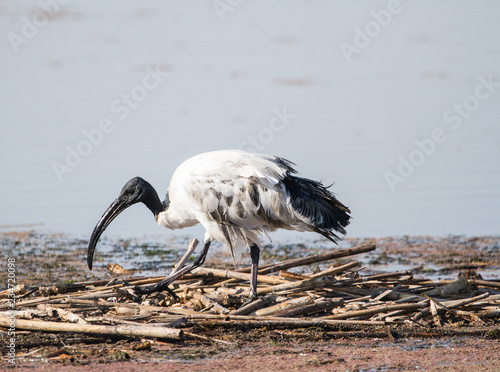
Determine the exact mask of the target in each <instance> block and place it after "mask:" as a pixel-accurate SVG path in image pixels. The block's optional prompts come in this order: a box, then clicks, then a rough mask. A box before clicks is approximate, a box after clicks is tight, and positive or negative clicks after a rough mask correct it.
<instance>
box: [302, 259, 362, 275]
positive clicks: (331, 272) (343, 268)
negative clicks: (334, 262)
mask: <svg viewBox="0 0 500 372" xmlns="http://www.w3.org/2000/svg"><path fill="white" fill-rule="evenodd" d="M356 266H359V262H358V261H352V262H349V263H346V264H345V265H342V266H337V267H332V268H329V269H326V270H324V271H321V272H319V273H316V274H313V275H309V278H321V277H322V276H328V275H335V274H339V273H341V272H344V271H346V270H347V269H350V268H352V267H356Z"/></svg>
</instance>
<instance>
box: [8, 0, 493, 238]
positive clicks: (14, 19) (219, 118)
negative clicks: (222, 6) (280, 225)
mask: <svg viewBox="0 0 500 372" xmlns="http://www.w3.org/2000/svg"><path fill="white" fill-rule="evenodd" d="M283 4H284V2H279V1H278V2H272V3H269V2H265V1H255V2H241V4H240V5H237V6H235V7H234V9H232V11H227V12H225V13H221V12H220V10H219V12H218V11H217V9H214V8H213V7H212V4H211V2H209V1H199V2H197V3H196V5H193V4H190V5H185V4H184V3H181V2H167V3H166V4H165V2H163V1H150V2H148V3H147V5H144V3H142V2H139V1H135V2H134V1H130V2H125V3H124V2H117V1H107V2H105V3H102V2H99V1H85V2H77V1H75V2H70V3H69V4H67V5H60V7H59V8H58V9H57V11H52V10H48V11H47V10H43V9H42V8H40V5H39V4H38V2H36V1H31V2H30V1H27V2H22V4H17V3H11V2H9V3H5V4H4V5H3V6H2V7H1V11H0V34H1V35H3V37H2V41H1V42H0V56H1V58H0V74H1V75H0V108H1V113H2V115H1V117H2V127H1V128H2V129H1V136H0V151H1V162H2V164H1V166H2V182H0V195H1V196H0V198H1V214H0V225H4V226H5V225H17V224H32V223H34V224H43V225H42V226H41V227H40V228H41V229H46V230H49V231H55V232H69V233H73V234H77V235H78V236H82V237H86V236H88V235H90V232H91V231H92V229H93V227H94V225H95V223H96V222H97V219H98V218H99V217H100V215H101V214H102V212H103V211H104V210H105V209H106V208H107V206H108V205H109V204H110V203H111V202H112V200H113V199H114V198H115V197H116V195H117V194H118V192H119V191H120V189H121V187H122V186H123V184H124V183H125V182H126V181H127V180H128V179H129V178H131V177H133V176H136V175H140V176H142V177H144V178H145V179H147V180H149V181H150V182H151V183H152V184H153V185H154V186H155V187H156V188H157V190H158V192H159V194H161V195H163V194H164V193H165V190H166V188H167V186H168V182H169V180H170V176H171V174H172V173H173V171H174V170H175V167H176V166H177V165H178V164H180V163H181V162H182V161H183V160H184V159H186V158H188V157H190V156H192V155H195V154H197V153H200V152H204V151H210V150H216V149H226V148H243V149H248V150H251V151H258V152H265V153H272V154H275V155H279V156H282V157H285V158H288V159H290V160H292V161H294V162H295V163H296V164H297V169H298V170H299V171H300V173H301V175H303V176H305V177H309V178H315V179H321V180H324V182H325V183H328V184H330V183H335V184H334V186H333V191H334V192H335V193H336V194H337V196H338V197H339V199H340V200H341V201H342V202H344V203H345V204H346V205H348V206H349V207H350V208H351V210H352V215H353V217H354V219H353V222H352V225H351V226H350V228H349V230H348V232H349V235H350V236H353V237H362V236H385V235H395V234H433V235H447V234H467V235H477V234H499V233H500V228H499V227H500V217H499V213H500V161H499V160H500V125H499V118H500V115H499V114H500V104H499V103H500V102H499V101H500V86H499V82H500V64H499V63H498V61H499V60H500V23H499V22H498V19H497V15H498V14H499V11H500V4H499V3H498V2H495V1H483V2H481V3H480V4H476V3H474V4H473V3H471V2H467V1H455V0H449V1H433V2H432V3H431V2H425V1H422V2H408V3H406V2H402V3H401V6H400V8H397V9H395V10H394V9H393V12H390V11H389V10H387V2H384V1H371V2H340V1H338V2H337V1H316V2H309V1H287V2H286V4H287V5H286V6H285V5H283ZM34 17H35V18H34ZM422 19H425V20H426V22H422ZM458 28H460V32H457V29H458ZM369 35H372V36H369ZM108 233H109V234H113V235H118V236H144V235H148V234H165V236H166V237H168V236H173V235H171V234H173V233H172V232H168V231H163V230H162V228H160V227H158V226H156V224H155V222H154V220H153V218H152V217H151V215H150V213H149V211H148V210H146V208H144V207H142V206H134V207H133V208H130V210H128V211H127V212H125V213H124V214H123V215H122V216H120V217H119V218H118V219H117V220H116V222H114V223H113V224H112V225H111V226H110V228H109V232H108ZM202 233H203V231H202V230H201V229H200V228H193V229H190V230H187V231H182V232H181V233H180V234H182V235H194V236H197V237H198V238H201V237H202ZM296 236H297V234H293V233H280V234H278V239H295V237H296ZM306 236H308V235H307V234H306Z"/></svg>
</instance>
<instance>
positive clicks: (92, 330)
mask: <svg viewBox="0 0 500 372" xmlns="http://www.w3.org/2000/svg"><path fill="white" fill-rule="evenodd" d="M9 325H10V319H9V318H5V317H1V318H0V326H2V327H8V326H9ZM16 329H22V330H27V331H45V332H74V333H86V334H98V335H102V334H108V335H120V336H137V337H158V338H166V339H171V340H182V339H183V331H182V330H180V329H173V328H160V327H147V326H140V327H138V326H133V327H132V326H106V325H88V324H74V323H59V322H46V321H37V320H23V319H17V320H16Z"/></svg>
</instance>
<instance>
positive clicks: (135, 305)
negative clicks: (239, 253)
mask: <svg viewBox="0 0 500 372" xmlns="http://www.w3.org/2000/svg"><path fill="white" fill-rule="evenodd" d="M195 245H196V244H195V242H192V246H195ZM374 249H375V245H361V246H358V247H355V248H350V249H344V250H334V251H331V252H328V253H323V254H319V255H313V256H308V257H305V258H297V259H291V260H288V261H283V262H279V263H276V264H271V265H266V266H263V267H262V268H261V269H260V270H259V276H258V283H259V286H258V295H259V299H258V300H256V301H253V302H250V303H246V300H247V299H248V297H247V296H248V292H249V286H248V284H247V283H245V282H247V281H249V280H250V274H249V272H250V269H249V268H247V269H241V270H235V271H230V270H217V269H208V268H200V269H198V271H197V272H196V273H194V274H186V275H184V277H183V278H182V280H178V281H177V282H175V283H174V284H173V285H172V286H171V287H172V289H173V290H174V292H175V293H176V294H177V295H178V296H179V299H180V301H179V300H176V299H174V298H172V297H171V296H170V295H168V294H167V293H165V294H163V293H156V294H152V295H148V296H142V297H137V296H136V295H135V294H134V292H133V291H132V290H131V288H130V287H129V286H127V284H125V283H128V284H130V285H146V284H152V283H156V282H158V281H160V280H161V279H163V277H150V278H144V277H132V278H126V279H124V280H123V281H118V280H116V279H115V280H113V281H111V282H107V281H87V282H79V283H72V284H66V285H63V284H60V285H54V286H51V287H39V288H33V289H26V288H25V287H24V286H23V285H19V286H17V287H16V288H15V291H14V292H15V294H16V296H17V303H16V307H15V312H16V329H19V330H32V331H46V332H75V333H89V334H114V335H124V336H140V337H157V338H162V339H171V340H180V339H183V337H184V336H185V335H186V334H187V335H190V336H195V337H200V338H204V336H196V335H194V334H192V333H189V334H188V333H186V332H184V331H183V329H186V327H189V326H192V325H193V324H198V325H203V326H210V325H212V326H213V325H222V326H226V327H242V326H243V327H268V328H302V327H310V326H320V327H334V328H339V327H340V328H344V329H351V328H353V327H354V328H359V327H367V326H381V325H404V324H407V325H411V326H417V327H426V328H429V327H444V326H449V325H453V326H462V325H484V324H487V323H492V322H497V321H498V320H500V281H486V280H475V279H466V278H465V277H463V276H461V275H459V278H458V279H457V280H454V281H439V282H434V281H430V280H425V279H416V278H414V277H413V276H412V273H411V271H403V272H394V273H386V274H379V275H367V276H363V275H362V274H361V271H362V270H363V268H362V267H360V263H359V262H358V261H351V262H348V263H346V264H342V265H337V266H331V267H329V268H328V269H326V270H324V271H321V272H316V273H310V274H307V275H303V274H296V273H293V272H290V271H288V270H289V269H291V268H294V267H299V266H304V265H311V264H315V263H319V262H325V261H328V260H332V259H337V258H341V257H348V256H354V255H356V254H360V253H365V252H369V251H372V250H374ZM10 293H12V291H11V292H10ZM8 308H9V302H8V299H7V291H4V292H0V327H9V325H10V324H11V323H10V318H9V316H11V314H12V311H8ZM216 341H218V342H224V341H221V340H216Z"/></svg>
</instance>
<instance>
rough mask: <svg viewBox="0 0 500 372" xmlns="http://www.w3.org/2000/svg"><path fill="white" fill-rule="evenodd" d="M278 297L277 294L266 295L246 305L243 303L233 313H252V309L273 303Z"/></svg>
mask: <svg viewBox="0 0 500 372" xmlns="http://www.w3.org/2000/svg"><path fill="white" fill-rule="evenodd" d="M275 299H276V296H273V295H268V296H265V297H261V298H258V299H256V300H255V301H252V302H250V303H248V304H246V305H243V306H242V307H240V308H239V309H237V310H234V311H231V312H230V314H231V315H247V314H250V313H251V312H252V311H255V310H258V309H261V308H263V307H265V306H267V305H269V304H271V303H273V302H274V301H275Z"/></svg>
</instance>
